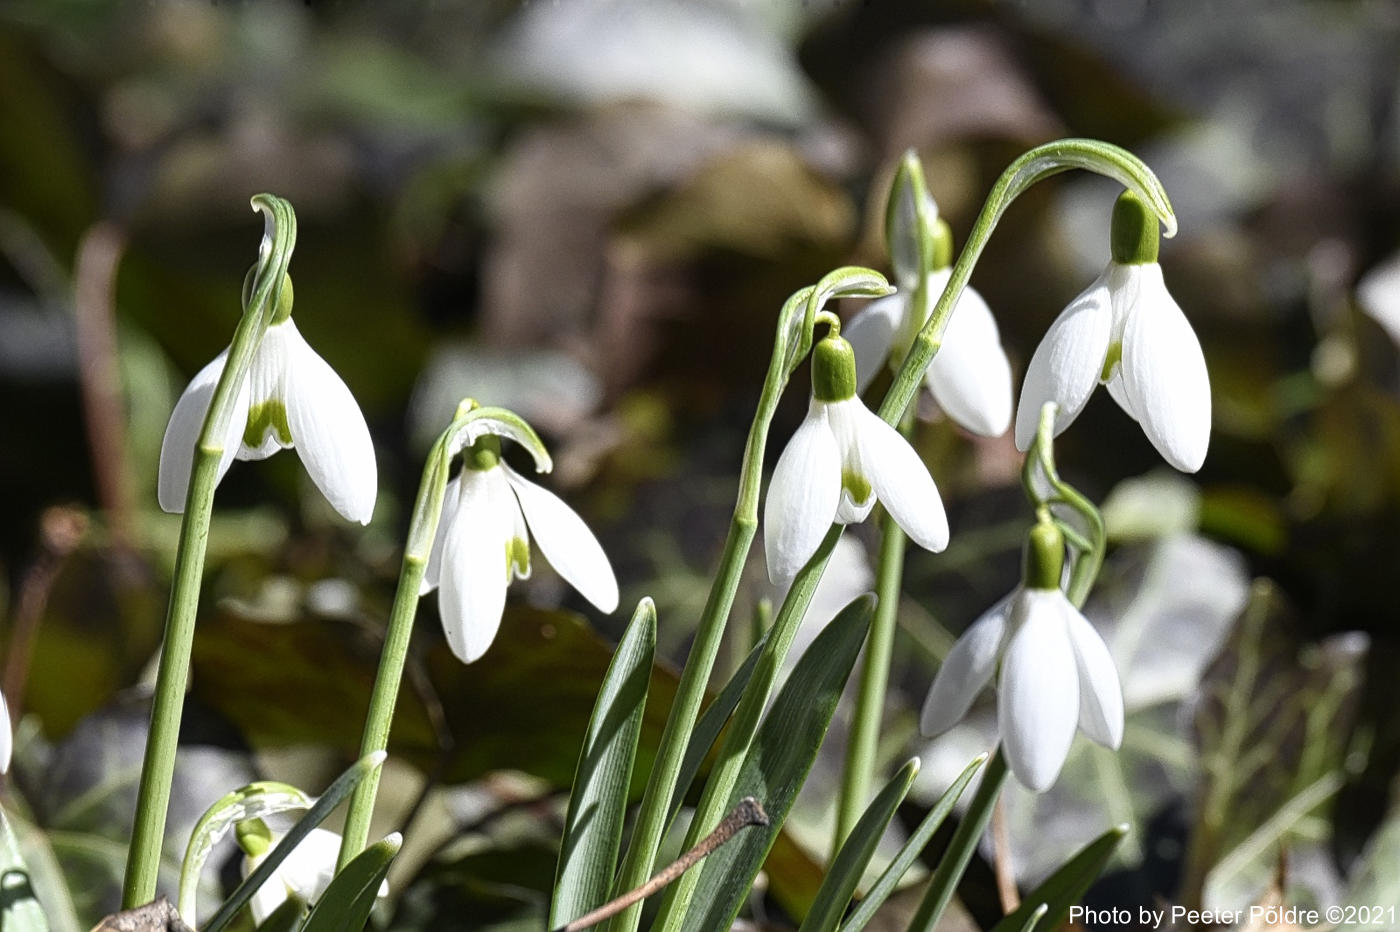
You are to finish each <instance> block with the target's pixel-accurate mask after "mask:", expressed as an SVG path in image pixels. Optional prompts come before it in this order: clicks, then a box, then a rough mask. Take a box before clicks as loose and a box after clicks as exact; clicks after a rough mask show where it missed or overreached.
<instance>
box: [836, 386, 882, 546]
mask: <svg viewBox="0 0 1400 932" xmlns="http://www.w3.org/2000/svg"><path fill="white" fill-rule="evenodd" d="M868 413H869V412H868V411H867V410H866V407H865V403H864V402H863V401H861V400H860V399H859V398H851V399H848V400H846V401H837V402H833V403H831V404H828V405H827V406H826V422H827V424H828V425H829V426H830V428H831V436H832V437H834V438H835V439H836V449H837V451H838V454H837V455H838V457H839V461H840V463H841V496H840V499H839V500H838V503H837V506H836V520H837V521H839V522H840V523H841V524H859V523H860V522H862V521H864V520H865V519H866V518H867V517H869V516H870V510H871V509H872V508H874V507H875V486H874V485H871V483H870V476H869V470H868V469H866V467H865V465H864V463H863V461H862V459H861V458H862V457H863V456H864V455H865V454H864V452H863V451H862V450H861V447H860V425H861V421H862V417H861V415H863V414H868ZM858 483H864V484H865V485H867V486H869V488H868V489H865V490H861V489H859V488H857V487H856V485H855V484H858ZM855 491H865V493H866V494H865V497H864V498H861V499H859V500H857V499H856V497H855V495H854V494H853V493H854V492H855Z"/></svg>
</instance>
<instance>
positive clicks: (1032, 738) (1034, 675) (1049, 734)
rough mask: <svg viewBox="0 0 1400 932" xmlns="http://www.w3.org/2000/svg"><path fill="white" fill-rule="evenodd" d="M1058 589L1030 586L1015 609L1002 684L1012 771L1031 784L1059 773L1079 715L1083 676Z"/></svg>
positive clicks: (1001, 715) (1000, 710)
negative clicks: (1044, 590)
mask: <svg viewBox="0 0 1400 932" xmlns="http://www.w3.org/2000/svg"><path fill="white" fill-rule="evenodd" d="M1057 596H1058V597H1059V598H1060V599H1062V598H1063V597H1062V596H1059V593H1057V592H1042V591H1037V590H1035V589H1026V590H1023V591H1022V593H1021V597H1020V598H1019V599H1017V600H1016V601H1015V602H1014V603H1013V605H1012V609H1011V628H1012V634H1011V638H1010V641H1009V642H1008V643H1007V646H1006V654H1005V657H1004V659H1003V661H1002V667H1001V681H1000V683H999V684H998V687H997V725H998V727H999V728H1000V729H1001V735H1002V742H1003V743H1004V744H1005V746H1006V761H1007V763H1008V764H1009V765H1010V766H1011V772H1012V773H1014V774H1015V775H1016V779H1017V780H1019V781H1021V784H1022V785H1023V786H1025V787H1026V788H1027V789H1029V790H1032V791H1034V792H1037V793H1041V792H1044V791H1045V790H1047V789H1049V788H1050V786H1051V784H1053V783H1054V782H1055V778H1056V777H1057V776H1059V773H1060V768H1061V767H1062V766H1063V765H1064V762H1065V756H1066V755H1067V754H1069V746H1070V742H1071V741H1073V740H1074V730H1075V726H1076V724H1077V722H1078V719H1079V677H1078V675H1077V673H1076V668H1075V661H1074V651H1073V649H1072V648H1071V647H1070V641H1069V636H1068V634H1067V633H1066V632H1065V625H1064V618H1063V616H1062V615H1061V613H1060V607H1059V600H1058V599H1057Z"/></svg>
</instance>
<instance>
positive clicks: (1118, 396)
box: [1104, 365, 1138, 421]
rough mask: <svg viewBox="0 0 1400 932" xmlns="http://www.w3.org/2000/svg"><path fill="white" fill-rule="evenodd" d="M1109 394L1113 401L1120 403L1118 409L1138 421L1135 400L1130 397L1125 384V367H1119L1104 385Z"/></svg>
mask: <svg viewBox="0 0 1400 932" xmlns="http://www.w3.org/2000/svg"><path fill="white" fill-rule="evenodd" d="M1104 386H1105V387H1106V388H1107V389H1108V393H1109V394H1110V395H1111V396H1113V400H1114V401H1116V402H1118V407H1120V408H1122V409H1123V412H1124V413H1125V414H1127V415H1128V417H1130V418H1132V419H1133V420H1135V421H1136V420H1137V419H1138V416H1137V412H1136V411H1134V410H1133V400H1132V399H1131V398H1129V397H1128V387H1127V386H1126V385H1124V384H1123V367H1122V366H1121V365H1120V366H1117V367H1115V368H1114V370H1113V375H1112V376H1111V377H1109V380H1108V381H1107V382H1105V383H1104Z"/></svg>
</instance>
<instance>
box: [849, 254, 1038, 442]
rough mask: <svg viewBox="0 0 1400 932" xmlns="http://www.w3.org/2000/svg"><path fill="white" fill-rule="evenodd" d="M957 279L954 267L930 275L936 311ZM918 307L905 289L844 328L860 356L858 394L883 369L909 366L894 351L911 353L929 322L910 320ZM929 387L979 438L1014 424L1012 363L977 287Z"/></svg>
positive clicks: (955, 320)
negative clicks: (917, 335) (952, 280)
mask: <svg viewBox="0 0 1400 932" xmlns="http://www.w3.org/2000/svg"><path fill="white" fill-rule="evenodd" d="M951 275H952V269H951V268H943V269H938V270H937V271H934V272H931V273H929V276H928V293H929V295H930V296H931V302H930V305H929V307H930V308H931V307H932V303H933V302H936V301H937V299H938V296H939V295H940V294H942V293H943V289H944V287H946V286H947V284H948V279H949V277H950V276H951ZM913 304H914V300H913V291H912V290H909V289H906V290H904V291H900V292H899V293H898V294H893V295H890V296H889V297H887V298H881V299H880V300H878V301H872V302H871V303H870V304H869V305H867V306H866V307H865V308H863V309H862V310H861V312H860V313H859V314H857V315H856V316H855V317H853V318H852V319H851V321H850V323H849V324H847V325H846V327H845V328H844V331H843V332H844V334H845V336H846V339H847V340H849V341H850V343H851V346H852V347H853V348H854V349H855V352H856V374H857V383H856V389H857V391H862V392H863V391H865V388H866V386H867V385H869V384H870V381H871V380H872V379H873V378H874V377H875V375H876V373H878V372H879V371H880V366H881V365H883V364H885V363H886V362H888V363H889V364H890V365H892V366H898V365H899V364H900V363H901V362H903V356H904V353H903V351H900V352H892V350H895V349H896V348H897V347H898V346H899V344H901V343H903V344H904V348H905V349H907V344H908V341H909V340H910V339H912V337H913V335H914V334H915V333H917V332H918V330H919V328H920V327H922V326H923V325H924V322H925V320H926V319H927V318H926V317H924V316H923V315H919V316H920V318H921V319H919V320H911V319H910V316H911V314H913V313H914V310H913ZM924 384H925V385H927V386H928V389H929V391H930V392H931V393H932V394H933V398H934V400H935V401H937V402H938V405H939V407H941V408H942V409H943V410H944V411H946V412H947V413H948V416H949V417H951V418H952V419H953V420H954V421H956V422H957V423H958V424H960V425H962V426H963V427H965V428H967V429H968V430H970V431H972V432H973V433H975V434H981V435H982V436H984V437H999V436H1001V435H1002V434H1004V433H1006V429H1007V428H1008V427H1010V426H1011V363H1010V361H1009V360H1008V359H1007V358H1006V351H1005V350H1004V349H1002V345H1001V333H1000V331H998V329H997V322H996V318H995V317H993V316H992V311H991V308H989V307H988V306H987V302H986V301H984V300H983V299H982V296H981V295H980V294H978V293H977V292H976V291H975V290H974V289H973V288H972V287H971V286H969V287H967V288H965V289H963V293H962V294H961V295H960V296H959V297H958V303H957V306H956V307H955V308H954V309H953V314H952V317H950V318H949V319H948V328H947V330H946V331H944V334H943V345H942V346H941V347H940V348H939V350H938V352H937V353H936V354H935V355H934V357H933V362H931V363H929V367H928V369H927V370H926V371H925V373H924Z"/></svg>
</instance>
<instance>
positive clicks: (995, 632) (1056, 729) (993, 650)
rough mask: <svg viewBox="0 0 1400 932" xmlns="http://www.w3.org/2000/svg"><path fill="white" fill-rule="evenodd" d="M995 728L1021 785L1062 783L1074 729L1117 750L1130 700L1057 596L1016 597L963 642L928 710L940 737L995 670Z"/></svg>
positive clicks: (1087, 630) (1095, 643) (1105, 654)
mask: <svg viewBox="0 0 1400 932" xmlns="http://www.w3.org/2000/svg"><path fill="white" fill-rule="evenodd" d="M998 663H1000V665H1001V676H1000V678H999V679H998V682H997V727H998V728H999V729H1000V731H1001V736H1002V743H1003V745H1004V746H1005V750H1006V760H1007V763H1008V764H1009V765H1010V767H1011V772H1012V773H1013V774H1015V775H1016V779H1017V780H1019V781H1021V783H1022V784H1023V785H1024V786H1025V787H1026V788H1027V789H1030V790H1033V791H1035V792H1037V793H1039V792H1043V791H1045V790H1046V789H1049V787H1050V786H1051V785H1052V784H1053V783H1054V782H1055V778H1056V777H1058V776H1059V773H1060V767H1061V766H1063V764H1064V762H1065V757H1066V756H1067V755H1068V754H1069V747H1070V743H1071V742H1072V741H1073V739H1074V732H1075V729H1076V728H1078V729H1080V730H1082V731H1083V732H1084V733H1085V734H1086V735H1088V736H1089V738H1090V739H1092V740H1093V741H1096V742H1098V743H1099V744H1102V745H1104V746H1105V747H1110V748H1117V747H1118V746H1119V744H1120V743H1122V740H1123V690H1122V687H1121V686H1120V685H1119V682H1118V671H1117V669H1116V668H1115V667H1114V664H1113V657H1112V656H1111V655H1110V654H1109V651H1108V647H1107V646H1106V645H1105V644H1104V642H1103V638H1101V637H1099V634H1098V632H1097V631H1095V630H1094V627H1093V625H1091V624H1089V622H1088V621H1087V620H1086V619H1085V618H1084V616H1083V615H1082V614H1080V612H1079V610H1078V609H1076V608H1075V607H1074V606H1073V605H1072V604H1070V601H1069V600H1068V599H1067V598H1065V595H1064V593H1063V592H1061V591H1060V590H1059V589H1058V588H1053V589H1051V588H1032V587H1030V586H1023V587H1020V588H1017V589H1016V591H1014V592H1012V593H1011V594H1010V595H1009V596H1007V597H1006V598H1004V599H1002V600H1001V601H1000V602H998V603H997V604H996V605H994V606H992V608H991V609H989V610H988V611H987V613H986V614H984V615H983V616H982V617H981V618H979V619H977V621H975V622H973V624H972V626H971V627H970V628H968V629H967V631H966V632H964V633H963V636H962V637H960V638H958V641H957V643H956V644H954V645H953V649H952V650H951V651H949V652H948V657H947V659H945V660H944V661H943V666H942V667H940V668H939V670H938V675H937V677H935V678H934V681H933V686H932V688H930V689H929V692H928V698H927V699H926V700H925V701H924V707H923V712H922V714H921V716H920V719H919V730H920V731H921V732H923V734H924V735H925V736H927V737H933V736H935V735H939V734H942V733H943V732H945V731H947V730H948V729H949V728H951V727H953V725H955V724H956V723H957V722H958V720H959V719H961V718H962V717H963V716H964V715H966V714H967V711H968V709H969V708H971V707H972V702H973V700H974V699H976V698H977V694H978V693H979V692H980V691H981V690H982V687H984V686H986V685H987V684H988V683H989V682H991V679H992V676H993V674H994V673H996V670H997V665H998Z"/></svg>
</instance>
